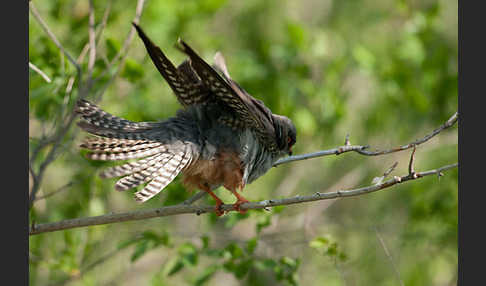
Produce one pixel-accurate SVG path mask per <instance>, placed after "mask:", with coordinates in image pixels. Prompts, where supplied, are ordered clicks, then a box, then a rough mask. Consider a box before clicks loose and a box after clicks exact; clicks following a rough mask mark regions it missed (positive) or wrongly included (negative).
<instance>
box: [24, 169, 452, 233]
mask: <svg viewBox="0 0 486 286" xmlns="http://www.w3.org/2000/svg"><path fill="white" fill-rule="evenodd" d="M458 165H459V164H458V163H455V164H451V165H446V166H443V167H440V168H438V169H434V170H428V171H425V172H417V173H414V174H415V175H411V174H407V175H404V176H401V177H397V176H395V177H394V178H393V179H390V180H387V181H384V182H383V183H381V184H378V185H371V186H368V187H363V188H357V189H351V190H339V191H336V192H329V193H320V192H316V193H315V194H313V195H310V196H296V197H292V198H285V199H271V200H264V201H260V202H249V203H244V204H242V205H241V206H240V208H241V209H242V210H251V209H263V208H268V207H276V206H282V205H291V204H299V203H305V202H312V201H319V200H329V199H334V198H340V197H353V196H359V195H364V194H367V193H372V192H376V191H379V190H383V189H386V188H390V187H391V186H393V185H396V184H398V183H403V182H406V181H411V180H417V179H420V178H423V177H426V176H430V175H435V174H441V173H442V172H444V171H447V170H450V169H453V168H457V167H458ZM221 210H223V211H225V212H230V211H234V208H233V205H230V204H224V205H222V206H221ZM213 211H214V206H210V205H203V206H192V205H187V204H179V205H175V206H168V207H162V208H157V209H150V210H140V211H132V212H125V213H116V214H107V215H101V216H94V217H85V218H75V219H68V220H63V221H59V222H53V223H43V224H32V226H31V229H30V232H29V235H35V234H40V233H44V232H51V231H59V230H65V229H72V228H78V227H85V226H92V225H101V224H110V223H117V222H124V221H133V220H142V219H149V218H155V217H164V216H172V215H179V214H197V215H200V214H203V213H208V212H213Z"/></svg>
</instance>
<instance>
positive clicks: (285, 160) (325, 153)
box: [273, 112, 459, 167]
mask: <svg viewBox="0 0 486 286" xmlns="http://www.w3.org/2000/svg"><path fill="white" fill-rule="evenodd" d="M458 116H459V114H458V113H457V112H456V113H454V114H453V115H452V116H451V117H450V118H449V120H447V121H446V123H444V124H442V125H441V126H440V127H439V128H437V129H435V130H434V131H432V132H431V133H430V134H427V135H426V136H425V137H424V138H422V139H419V140H416V141H414V142H412V143H409V144H406V145H402V146H399V147H396V148H391V149H387V150H383V151H367V150H366V149H369V146H367V145H366V146H361V145H344V146H340V147H337V148H333V149H329V150H322V151H318V152H314V153H309V154H304V155H295V156H290V157H287V158H283V159H280V160H278V161H277V162H275V163H274V164H273V167H276V166H278V165H281V164H283V163H288V162H293V161H300V160H306V159H311V158H317V157H323V156H329V155H339V154H342V153H345V152H350V151H354V152H357V153H359V154H361V155H365V156H379V155H385V154H389V153H394V152H399V151H403V150H407V149H410V148H413V147H416V146H417V145H420V144H422V143H425V142H427V141H428V140H430V139H431V138H432V137H434V136H435V135H437V134H439V133H440V132H441V131H442V130H445V129H447V128H449V127H451V126H453V125H454V124H455V123H456V122H457V119H458ZM346 137H348V136H346ZM346 142H349V138H347V140H345V144H346Z"/></svg>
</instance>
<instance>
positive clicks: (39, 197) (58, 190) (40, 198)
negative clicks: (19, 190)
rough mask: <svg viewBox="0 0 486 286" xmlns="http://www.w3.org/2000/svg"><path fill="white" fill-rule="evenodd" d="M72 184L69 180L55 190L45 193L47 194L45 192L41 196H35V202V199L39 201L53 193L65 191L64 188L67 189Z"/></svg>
mask: <svg viewBox="0 0 486 286" xmlns="http://www.w3.org/2000/svg"><path fill="white" fill-rule="evenodd" d="M73 184H74V183H73V182H69V183H67V184H66V185H64V186H62V187H60V188H59V189H57V190H55V191H52V192H50V193H47V194H45V195H43V196H38V197H37V198H35V201H36V202H37V201H40V200H43V199H46V198H48V197H50V196H53V195H55V194H58V193H61V192H64V191H66V190H67V189H68V188H69V187H71V186H72V185H73Z"/></svg>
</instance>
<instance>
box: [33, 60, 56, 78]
mask: <svg viewBox="0 0 486 286" xmlns="http://www.w3.org/2000/svg"><path fill="white" fill-rule="evenodd" d="M29 68H31V69H32V70H33V71H35V72H36V73H38V74H39V75H40V76H41V77H42V78H43V79H44V80H45V81H47V82H51V79H50V78H49V77H48V76H47V75H46V74H45V73H44V72H43V71H42V70H41V69H39V68H38V67H36V66H35V65H34V64H33V63H31V62H29Z"/></svg>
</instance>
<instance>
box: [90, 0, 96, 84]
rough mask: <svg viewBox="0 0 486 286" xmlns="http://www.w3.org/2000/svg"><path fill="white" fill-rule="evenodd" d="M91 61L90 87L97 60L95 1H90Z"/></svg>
mask: <svg viewBox="0 0 486 286" xmlns="http://www.w3.org/2000/svg"><path fill="white" fill-rule="evenodd" d="M88 35H89V59H88V85H90V83H91V82H92V80H93V78H92V77H93V68H94V64H95V60H96V31H95V16H94V4H93V0H90V1H89V29H88Z"/></svg>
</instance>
